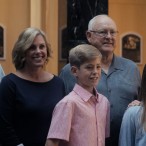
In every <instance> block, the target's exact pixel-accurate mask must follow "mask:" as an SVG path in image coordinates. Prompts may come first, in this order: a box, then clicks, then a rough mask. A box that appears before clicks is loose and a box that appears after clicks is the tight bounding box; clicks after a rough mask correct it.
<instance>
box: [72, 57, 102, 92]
mask: <svg viewBox="0 0 146 146" xmlns="http://www.w3.org/2000/svg"><path fill="white" fill-rule="evenodd" d="M72 73H73V74H74V76H75V77H76V78H77V83H78V84H79V85H80V86H82V87H83V88H85V89H86V90H88V91H89V92H91V93H92V92H93V87H95V86H96V85H97V84H98V82H99V79H100V75H101V59H100V58H99V57H97V58H96V59H93V60H91V61H88V62H85V63H84V64H82V65H81V66H80V68H77V67H76V66H73V67H72Z"/></svg>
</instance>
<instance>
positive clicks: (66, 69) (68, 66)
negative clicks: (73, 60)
mask: <svg viewBox="0 0 146 146" xmlns="http://www.w3.org/2000/svg"><path fill="white" fill-rule="evenodd" d="M70 68H71V66H70V63H68V64H66V65H65V66H64V67H63V68H62V69H61V71H68V70H70Z"/></svg>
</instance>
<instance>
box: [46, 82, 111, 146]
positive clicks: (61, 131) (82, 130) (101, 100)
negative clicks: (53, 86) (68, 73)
mask: <svg viewBox="0 0 146 146" xmlns="http://www.w3.org/2000/svg"><path fill="white" fill-rule="evenodd" d="M96 93H97V92H96ZM109 111H110V109H109V101H108V100H107V98H106V97H104V96H103V95H101V94H99V93H97V96H96V97H95V96H94V95H92V94H91V93H89V92H88V91H87V90H85V89H84V88H82V87H81V86H79V85H78V84H76V85H75V87H74V89H73V91H72V92H70V93H69V94H68V95H67V96H66V97H64V98H63V99H62V100H61V101H60V102H59V103H58V104H57V105H56V107H55V109H54V112H53V117H52V122H51V126H50V129H49V133H48V137H47V138H55V139H61V140H64V141H61V142H60V145H61V146H105V137H109V125H110V124H109V122H110V121H109Z"/></svg>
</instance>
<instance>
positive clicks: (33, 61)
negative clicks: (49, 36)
mask: <svg viewBox="0 0 146 146" xmlns="http://www.w3.org/2000/svg"><path fill="white" fill-rule="evenodd" d="M46 60H47V47H46V43H45V40H44V38H43V37H42V35H37V36H36V38H35V39H34V41H33V43H32V45H31V46H30V48H29V49H28V50H27V52H26V62H25V66H30V67H43V66H44V65H45V63H46Z"/></svg>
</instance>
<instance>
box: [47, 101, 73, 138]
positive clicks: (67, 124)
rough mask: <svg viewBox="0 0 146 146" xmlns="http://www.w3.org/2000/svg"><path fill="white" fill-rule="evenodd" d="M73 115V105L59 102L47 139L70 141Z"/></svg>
mask: <svg viewBox="0 0 146 146" xmlns="http://www.w3.org/2000/svg"><path fill="white" fill-rule="evenodd" d="M72 115H73V106H72V103H70V102H59V103H58V104H57V105H56V107H55V109H54V112H53V117H52V122H51V126H50V129H49V133H48V136H47V138H56V139H61V140H66V141H69V136H70V130H71V121H72Z"/></svg>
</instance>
